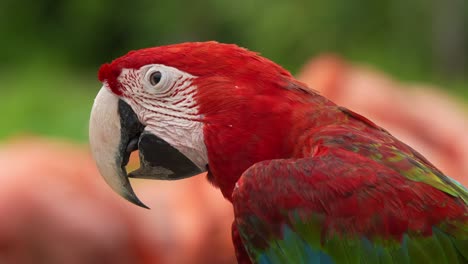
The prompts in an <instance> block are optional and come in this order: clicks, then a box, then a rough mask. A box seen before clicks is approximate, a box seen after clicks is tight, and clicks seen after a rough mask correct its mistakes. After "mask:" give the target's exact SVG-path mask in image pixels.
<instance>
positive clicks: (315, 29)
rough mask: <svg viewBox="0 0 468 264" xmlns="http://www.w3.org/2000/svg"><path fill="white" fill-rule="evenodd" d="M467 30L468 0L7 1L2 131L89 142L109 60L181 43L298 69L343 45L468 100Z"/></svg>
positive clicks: (345, 51) (352, 56)
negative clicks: (211, 43)
mask: <svg viewBox="0 0 468 264" xmlns="http://www.w3.org/2000/svg"><path fill="white" fill-rule="evenodd" d="M467 28H468V4H467V2H466V0H412V1H406V0H380V1H375V0H353V1H338V0H328V1H325V0H324V1H313V0H308V1H306V0H296V1H284V0H256V1H252V0H237V1H219V0H204V1H190V0H168V1H155V0H132V1H128V0H125V1H124V0H101V1H95V0H81V1H60V0H38V1H29V0H1V2H0V36H1V41H0V48H1V52H0V80H1V88H0V91H1V95H0V98H2V100H1V103H0V113H1V116H2V122H1V123H0V139H5V138H7V137H11V136H12V135H15V134H18V133H23V134H25V133H26V134H29V133H34V134H41V135H48V136H56V137H65V138H71V139H74V140H78V141H83V142H84V141H86V139H87V123H88V116H89V111H90V109H91V105H92V101H93V98H94V96H95V94H96V93H97V91H98V89H99V88H100V84H99V82H98V81H97V78H96V72H97V70H98V68H99V66H100V64H102V63H103V62H108V61H110V60H112V59H113V58H115V57H118V56H120V55H122V54H124V53H126V52H127V51H129V50H131V49H138V48H142V47H148V46H156V45H163V44H170V43H177V42H183V41H203V40H218V41H221V42H229V43H237V44H239V45H241V46H244V47H247V48H249V49H252V50H255V51H259V52H261V53H262V54H263V55H264V56H266V57H268V58H270V59H272V60H274V61H276V62H278V63H279V64H281V65H283V66H284V67H286V68H287V69H289V70H290V71H292V72H293V73H295V72H297V70H298V69H299V68H300V67H301V66H302V64H303V63H305V62H306V61H307V60H308V59H309V58H310V57H311V56H314V55H318V54H320V53H322V52H335V53H338V54H340V55H342V56H344V57H345V58H346V59H349V60H351V61H356V62H364V63H369V64H372V65H375V66H376V67H378V68H379V69H381V70H384V71H386V72H388V73H390V74H391V75H393V76H395V77H396V78H398V79H400V80H403V81H418V82H431V83H435V84H438V85H440V86H442V87H444V88H445V89H447V91H448V92H450V93H452V94H454V95H455V96H457V97H460V98H464V100H465V101H468V78H467V76H468V74H467V73H468V68H467V63H468V30H467ZM462 100H463V99H462Z"/></svg>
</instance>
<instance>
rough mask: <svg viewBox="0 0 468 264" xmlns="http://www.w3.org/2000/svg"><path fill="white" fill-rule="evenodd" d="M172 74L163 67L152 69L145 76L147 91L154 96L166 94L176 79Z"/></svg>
mask: <svg viewBox="0 0 468 264" xmlns="http://www.w3.org/2000/svg"><path fill="white" fill-rule="evenodd" d="M172 75H173V74H172V72H171V71H168V70H167V69H166V68H163V67H160V66H158V67H152V68H150V69H148V71H147V72H146V74H145V76H144V83H145V87H146V90H147V91H148V92H150V93H153V94H158V93H164V92H165V91H166V90H167V89H168V87H170V86H171V82H172V80H173V79H174V78H173V76H172Z"/></svg>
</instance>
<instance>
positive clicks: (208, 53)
mask: <svg viewBox="0 0 468 264" xmlns="http://www.w3.org/2000/svg"><path fill="white" fill-rule="evenodd" d="M147 64H164V65H166V66H171V67H174V68H177V69H179V70H181V71H184V72H187V73H190V74H192V75H194V76H207V75H214V74H216V75H224V76H230V77H239V76H242V78H249V77H247V76H250V78H249V79H252V78H262V77H264V78H275V77H276V78H278V77H280V76H283V77H291V74H290V73H289V72H288V71H286V70H284V69H283V68H281V67H280V66H278V65H277V64H275V63H274V62H272V61H270V60H268V59H265V58H263V57H260V56H258V54H257V53H255V52H252V51H248V50H246V49H243V48H240V47H239V46H237V45H233V44H222V43H218V42H215V41H210V42H188V43H181V44H175V45H168V46H160V47H154V48H147V49H141V50H137V51H131V52H129V53H128V54H126V55H124V56H122V57H120V58H117V59H116V60H114V61H112V62H111V63H107V64H104V65H102V66H101V68H100V69H99V74H98V78H99V80H100V81H101V82H107V84H108V85H109V87H110V88H111V90H112V91H113V92H114V93H116V94H119V95H120V94H121V92H120V88H119V83H118V81H117V78H118V76H119V75H120V73H121V71H122V69H124V68H127V69H138V68H140V67H142V66H144V65H147ZM242 69H245V70H242Z"/></svg>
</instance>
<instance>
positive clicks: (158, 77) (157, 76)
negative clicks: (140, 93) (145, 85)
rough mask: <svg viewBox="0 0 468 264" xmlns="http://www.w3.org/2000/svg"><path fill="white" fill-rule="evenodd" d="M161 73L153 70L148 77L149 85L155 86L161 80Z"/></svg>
mask: <svg viewBox="0 0 468 264" xmlns="http://www.w3.org/2000/svg"><path fill="white" fill-rule="evenodd" d="M161 77H162V74H161V72H160V71H155V72H153V73H152V74H151V75H150V77H149V82H150V83H151V85H153V86H156V85H157V84H158V83H159V82H160V81H161Z"/></svg>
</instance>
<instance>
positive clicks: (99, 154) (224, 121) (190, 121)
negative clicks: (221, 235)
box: [90, 42, 468, 264]
mask: <svg viewBox="0 0 468 264" xmlns="http://www.w3.org/2000/svg"><path fill="white" fill-rule="evenodd" d="M99 80H100V81H101V82H102V83H103V87H102V89H101V90H100V92H99V94H98V96H97V97H96V100H95V103H94V106H93V110H92V114H91V121H90V143H91V147H92V152H93V156H94V158H95V160H96V162H97V165H98V168H99V170H100V172H101V174H102V175H103V177H104V179H105V180H106V181H107V183H108V184H109V185H110V186H111V187H112V188H113V189H114V190H115V191H116V192H117V193H119V194H120V195H122V196H123V197H125V198H126V199H127V200H129V201H131V202H133V203H135V204H137V205H140V206H143V207H145V205H144V204H143V203H142V202H141V201H140V200H139V199H138V198H137V196H136V195H135V193H134V192H133V190H132V188H131V186H130V184H129V180H128V177H135V178H151V179H162V180H176V179H182V178H185V177H190V176H194V175H197V174H199V173H201V172H205V171H206V172H208V180H209V181H211V182H212V183H213V184H214V185H215V186H217V187H219V188H220V189H221V192H222V193H223V195H224V197H225V198H226V199H228V200H229V201H231V202H232V204H233V207H234V212H235V220H234V223H233V230H232V232H233V241H234V244H235V248H236V254H237V258H238V262H239V263H250V262H253V263H450V264H453V263H468V205H467V203H468V191H467V189H466V188H464V187H463V186H462V185H460V184H459V183H457V182H456V181H455V180H453V179H451V178H449V177H447V176H446V175H444V174H443V173H442V172H441V171H440V170H438V169H437V168H436V167H435V166H434V165H432V164H431V163H430V162H429V161H428V160H426V159H425V158H424V157H423V156H422V155H421V154H419V153H418V152H416V151H415V150H413V149H412V148H411V147H409V146H407V145H405V144H404V143H402V142H401V141H399V140H398V139H396V138H395V137H393V136H392V135H390V134H389V133H388V132H387V131H385V130H384V129H382V128H380V127H379V126H377V125H376V124H374V123H373V122H371V121H369V120H368V119H366V118H365V117H363V116H361V115H359V114H357V113H354V112H352V111H351V110H348V109H346V108H343V107H340V106H337V105H336V104H334V103H333V102H331V101H329V100H328V99H326V98H324V97H322V96H320V95H319V94H317V93H316V92H314V91H312V90H311V89H309V88H308V87H306V86H305V85H304V84H303V83H301V82H299V81H297V80H295V79H294V77H293V76H292V75H291V74H290V73H289V72H288V71H286V70H285V69H283V68H282V67H280V66H278V65H277V64H275V63H274V62H272V61H270V60H268V59H266V58H263V57H261V56H259V55H258V54H257V53H254V52H251V51H248V50H246V49H243V48H239V47H238V46H236V45H228V44H221V43H217V42H201V43H182V44H176V45H169V46H162V47H154V48H148V49H142V50H137V51H132V52H130V53H128V54H127V55H125V56H122V57H120V58H118V59H116V60H114V61H113V62H111V63H109V64H104V65H103V66H102V67H101V69H100V70H99ZM389 111H391V109H389ZM136 149H138V150H139V153H140V154H139V155H140V168H139V169H137V170H136V171H133V172H130V173H127V172H126V168H125V166H126V164H127V162H128V159H129V155H130V153H131V152H132V151H134V150H136Z"/></svg>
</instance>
